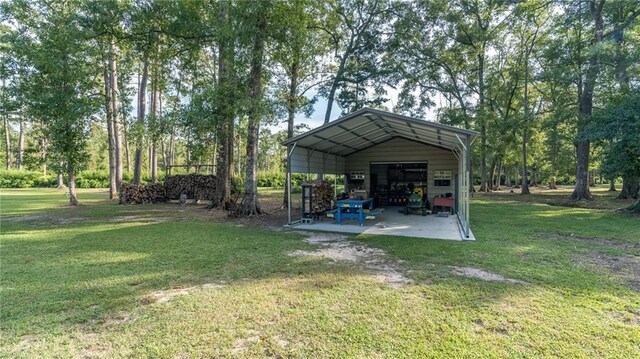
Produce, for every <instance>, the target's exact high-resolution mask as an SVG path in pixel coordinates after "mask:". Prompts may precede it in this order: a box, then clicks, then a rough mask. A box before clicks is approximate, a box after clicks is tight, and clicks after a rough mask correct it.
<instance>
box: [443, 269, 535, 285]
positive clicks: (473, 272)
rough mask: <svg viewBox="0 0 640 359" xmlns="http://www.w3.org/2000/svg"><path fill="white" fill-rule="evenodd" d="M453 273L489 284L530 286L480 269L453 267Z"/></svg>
mask: <svg viewBox="0 0 640 359" xmlns="http://www.w3.org/2000/svg"><path fill="white" fill-rule="evenodd" d="M451 272H452V273H453V274H455V275H459V276H463V277H468V278H476V279H481V280H485V281H489V282H507V283H512V284H529V283H527V282H524V281H521V280H517V279H511V278H506V277H504V276H501V275H500V274H495V273H491V272H487V271H485V270H482V269H478V268H470V267H455V266H453V267H451Z"/></svg>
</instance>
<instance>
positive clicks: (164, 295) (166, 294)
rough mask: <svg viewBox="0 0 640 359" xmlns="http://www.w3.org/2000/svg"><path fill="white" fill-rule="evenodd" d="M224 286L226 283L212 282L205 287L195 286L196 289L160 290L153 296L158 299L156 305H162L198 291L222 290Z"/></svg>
mask: <svg viewBox="0 0 640 359" xmlns="http://www.w3.org/2000/svg"><path fill="white" fill-rule="evenodd" d="M224 286H226V283H223V282H212V283H205V284H203V285H200V286H194V287H186V288H184V287H175V288H171V289H166V290H158V291H155V292H153V293H151V294H152V295H153V297H154V298H155V299H156V303H159V304H162V303H167V302H169V301H171V300H172V299H175V298H176V297H178V296H181V295H187V294H189V293H191V292H192V291H194V290H196V289H217V288H222V287H224Z"/></svg>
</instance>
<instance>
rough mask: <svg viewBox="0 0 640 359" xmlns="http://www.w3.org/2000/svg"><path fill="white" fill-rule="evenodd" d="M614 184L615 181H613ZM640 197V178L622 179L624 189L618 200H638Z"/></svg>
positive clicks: (626, 177)
mask: <svg viewBox="0 0 640 359" xmlns="http://www.w3.org/2000/svg"><path fill="white" fill-rule="evenodd" d="M612 182H613V181H612ZM639 196H640V178H635V177H628V176H625V177H622V189H621V190H620V194H618V197H616V199H630V198H638V197H639Z"/></svg>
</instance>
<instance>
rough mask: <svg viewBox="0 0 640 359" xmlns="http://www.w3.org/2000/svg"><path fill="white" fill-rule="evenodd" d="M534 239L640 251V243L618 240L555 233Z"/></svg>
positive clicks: (534, 236)
mask: <svg viewBox="0 0 640 359" xmlns="http://www.w3.org/2000/svg"><path fill="white" fill-rule="evenodd" d="M531 238H533V239H549V240H561V241H577V242H583V243H588V244H593V245H597V246H600V247H607V248H619V249H640V243H631V242H625V241H621V240H617V239H608V238H595V237H583V236H576V235H573V234H569V235H567V234H560V233H553V232H539V233H535V234H534V235H532V236H531Z"/></svg>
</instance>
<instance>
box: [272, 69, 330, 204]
mask: <svg viewBox="0 0 640 359" xmlns="http://www.w3.org/2000/svg"><path fill="white" fill-rule="evenodd" d="M298 67H299V64H298V61H297V59H296V60H295V61H294V62H293V63H292V65H291V79H290V81H289V97H288V98H287V139H289V138H291V137H293V126H294V120H295V116H296V104H297V102H298V101H297V100H298V94H297V92H298V91H297V88H298ZM288 151H289V149H288V148H287V155H288ZM288 171H289V169H288V168H287V173H288ZM336 175H337V174H336ZM288 193H289V182H288V181H286V180H285V181H284V198H283V200H282V206H281V207H280V208H283V209H284V208H287V207H288V205H289V196H288V195H287V194H288Z"/></svg>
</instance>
